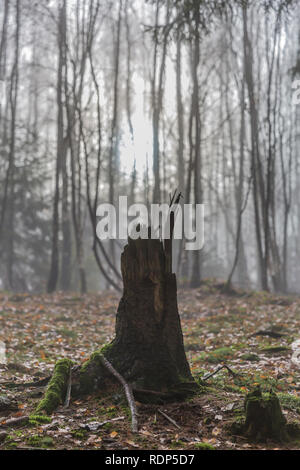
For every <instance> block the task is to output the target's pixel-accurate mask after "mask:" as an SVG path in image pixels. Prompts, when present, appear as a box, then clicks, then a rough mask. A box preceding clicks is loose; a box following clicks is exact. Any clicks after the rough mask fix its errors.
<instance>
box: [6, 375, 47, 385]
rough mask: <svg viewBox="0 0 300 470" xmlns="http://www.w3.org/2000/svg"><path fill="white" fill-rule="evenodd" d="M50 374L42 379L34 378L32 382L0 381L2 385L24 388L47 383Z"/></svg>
mask: <svg viewBox="0 0 300 470" xmlns="http://www.w3.org/2000/svg"><path fill="white" fill-rule="evenodd" d="M51 377H52V376H51V375H49V377H45V378H44V379H42V380H36V381H34V382H25V383H15V382H0V385H1V386H2V387H10V388H26V387H43V386H44V385H47V384H48V382H49V381H50V379H51Z"/></svg>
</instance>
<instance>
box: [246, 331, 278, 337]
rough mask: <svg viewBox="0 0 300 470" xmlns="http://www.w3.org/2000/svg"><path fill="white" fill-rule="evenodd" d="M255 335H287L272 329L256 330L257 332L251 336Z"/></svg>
mask: <svg viewBox="0 0 300 470" xmlns="http://www.w3.org/2000/svg"><path fill="white" fill-rule="evenodd" d="M253 336H269V337H270V338H282V336H286V335H284V334H283V333H277V332H276V331H271V330H259V331H256V333H253V334H252V335H250V336H249V338H252V337H253Z"/></svg>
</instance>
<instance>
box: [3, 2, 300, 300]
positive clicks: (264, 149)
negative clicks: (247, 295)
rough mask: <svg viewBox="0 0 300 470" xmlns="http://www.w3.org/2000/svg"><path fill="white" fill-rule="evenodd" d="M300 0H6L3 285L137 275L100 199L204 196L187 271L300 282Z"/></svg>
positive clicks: (286, 286) (184, 274) (245, 282)
mask: <svg viewBox="0 0 300 470" xmlns="http://www.w3.org/2000/svg"><path fill="white" fill-rule="evenodd" d="M299 151H300V8H299V2H298V1H294V2H291V1H278V2H277V1H275V0H274V1H272V2H270V1H262V0H261V1H259V0H257V1H251V0H249V1H228V2H227V1H225V2H224V1H223V2H221V1H218V0H217V1H208V0H203V1H200V0H184V1H176V0H152V1H150V0H149V1H146V0H117V1H116V0H115V1H110V0H101V1H100V0H39V1H33V0H0V178H1V185H0V288H1V289H2V290H7V291H17V292H54V291H79V292H87V291H90V292H97V291H100V290H104V289H116V290H120V289H121V288H122V278H121V274H120V255H121V252H122V250H123V247H124V245H125V244H126V240H123V239H120V240H118V239H117V240H101V239H99V238H98V237H97V234H96V227H97V223H98V221H99V217H98V216H97V207H98V206H99V205H100V204H102V203H110V204H113V205H115V206H117V205H118V200H119V196H127V198H128V205H132V204H134V203H143V204H145V205H146V206H147V207H150V205H151V204H152V203H169V202H170V197H172V195H174V192H175V190H177V193H176V194H177V195H178V193H179V192H181V196H182V197H181V198H180V200H179V204H204V231H205V242H204V247H203V248H202V249H201V250H194V251H189V250H186V249H185V248H186V246H185V245H186V240H175V241H174V246H173V270H174V272H176V274H177V280H178V283H179V284H180V285H182V286H186V287H188V286H190V287H198V286H200V285H201V282H202V281H203V280H204V279H207V278H216V279H218V280H220V281H222V282H226V281H227V284H228V285H229V284H230V285H233V286H239V287H242V288H246V289H260V290H261V289H263V290H270V291H275V292H280V293H289V292H290V293H299V292H300V288H299V278H300V263H299V259H300V159H299Z"/></svg>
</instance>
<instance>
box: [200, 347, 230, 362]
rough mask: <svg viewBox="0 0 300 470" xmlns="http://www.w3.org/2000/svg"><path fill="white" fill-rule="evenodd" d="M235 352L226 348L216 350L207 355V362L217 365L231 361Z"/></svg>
mask: <svg viewBox="0 0 300 470" xmlns="http://www.w3.org/2000/svg"><path fill="white" fill-rule="evenodd" d="M233 355H234V352H233V351H232V349H231V348H228V347H224V348H219V349H215V350H214V351H211V352H210V353H208V354H207V357H206V360H207V362H210V363H212V364H217V363H218V362H222V361H225V360H226V359H230V358H231V357H233Z"/></svg>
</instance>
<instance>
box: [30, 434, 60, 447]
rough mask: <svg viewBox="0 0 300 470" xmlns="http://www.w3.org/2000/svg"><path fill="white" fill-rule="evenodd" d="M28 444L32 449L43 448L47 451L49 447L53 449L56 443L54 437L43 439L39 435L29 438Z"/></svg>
mask: <svg viewBox="0 0 300 470" xmlns="http://www.w3.org/2000/svg"><path fill="white" fill-rule="evenodd" d="M27 442H28V444H29V445H31V446H32V447H43V448H45V449H47V448H48V447H53V445H54V441H53V439H52V437H49V436H45V437H41V436H39V435H38V434H36V435H34V436H29V437H28V438H27Z"/></svg>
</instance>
